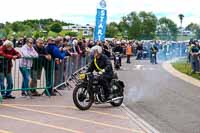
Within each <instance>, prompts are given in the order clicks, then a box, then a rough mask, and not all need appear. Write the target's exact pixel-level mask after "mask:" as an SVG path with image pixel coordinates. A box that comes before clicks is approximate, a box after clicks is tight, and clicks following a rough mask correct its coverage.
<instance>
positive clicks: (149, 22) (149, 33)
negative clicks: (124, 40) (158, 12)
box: [139, 11, 157, 39]
mask: <svg viewBox="0 0 200 133" xmlns="http://www.w3.org/2000/svg"><path fill="white" fill-rule="evenodd" d="M139 18H140V21H141V33H142V36H141V39H153V38H154V37H155V32H156V26H157V18H156V16H155V15H154V14H153V13H151V12H148V13H147V12H144V11H142V12H140V13H139Z"/></svg>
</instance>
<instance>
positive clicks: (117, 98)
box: [108, 96, 124, 103]
mask: <svg viewBox="0 0 200 133" xmlns="http://www.w3.org/2000/svg"><path fill="white" fill-rule="evenodd" d="M122 98H124V97H123V96H122V97H116V98H113V99H111V100H110V101H108V103H110V102H114V101H117V100H120V99H122Z"/></svg>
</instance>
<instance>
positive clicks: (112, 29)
mask: <svg viewBox="0 0 200 133" xmlns="http://www.w3.org/2000/svg"><path fill="white" fill-rule="evenodd" d="M119 33H120V31H119V26H118V24H117V23H115V22H111V23H110V24H108V25H107V28H106V37H109V38H115V37H117V36H118V34H119Z"/></svg>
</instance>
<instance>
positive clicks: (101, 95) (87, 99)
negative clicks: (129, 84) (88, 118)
mask: <svg viewBox="0 0 200 133" xmlns="http://www.w3.org/2000/svg"><path fill="white" fill-rule="evenodd" d="M101 76H102V74H100V73H97V72H96V73H94V72H93V73H91V72H89V73H81V74H79V79H78V82H76V83H77V84H76V87H75V89H74V91H73V101H74V104H75V105H76V107H77V108H79V109H80V110H88V109H90V107H91V106H92V104H93V103H95V104H105V103H110V104H111V105H112V106H114V107H117V106H120V105H121V104H122V103H123V99H124V94H123V93H124V87H125V86H124V83H123V82H122V81H120V80H118V79H117V77H115V78H113V79H112V81H111V83H110V89H111V93H112V95H113V98H112V99H108V98H107V97H106V96H105V91H104V89H103V86H102V85H101V84H100V83H99V81H100V78H101Z"/></svg>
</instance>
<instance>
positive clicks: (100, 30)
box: [94, 0, 107, 41]
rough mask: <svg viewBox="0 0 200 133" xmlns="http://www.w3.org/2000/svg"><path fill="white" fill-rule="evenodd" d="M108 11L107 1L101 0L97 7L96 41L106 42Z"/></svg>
mask: <svg viewBox="0 0 200 133" xmlns="http://www.w3.org/2000/svg"><path fill="white" fill-rule="evenodd" d="M106 21H107V10H106V2H105V0H101V1H100V3H99V5H98V7H97V15H96V26H95V29H94V41H104V40H105V33H106Z"/></svg>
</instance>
